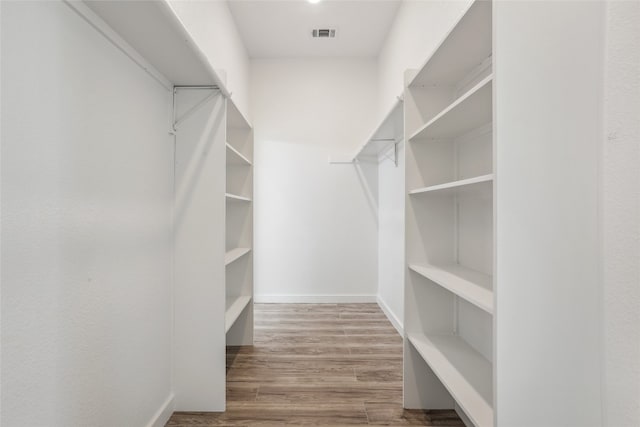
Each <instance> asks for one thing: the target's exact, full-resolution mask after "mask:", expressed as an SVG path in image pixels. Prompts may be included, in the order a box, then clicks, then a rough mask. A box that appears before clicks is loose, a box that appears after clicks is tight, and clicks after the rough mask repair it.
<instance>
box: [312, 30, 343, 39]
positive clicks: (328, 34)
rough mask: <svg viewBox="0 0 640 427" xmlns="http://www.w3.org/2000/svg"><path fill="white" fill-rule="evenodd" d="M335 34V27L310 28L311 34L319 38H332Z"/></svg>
mask: <svg viewBox="0 0 640 427" xmlns="http://www.w3.org/2000/svg"><path fill="white" fill-rule="evenodd" d="M336 34H337V30H336V29H335V28H317V29H315V28H314V29H313V30H311V36H312V37H314V38H320V39H333V38H335V37H336Z"/></svg>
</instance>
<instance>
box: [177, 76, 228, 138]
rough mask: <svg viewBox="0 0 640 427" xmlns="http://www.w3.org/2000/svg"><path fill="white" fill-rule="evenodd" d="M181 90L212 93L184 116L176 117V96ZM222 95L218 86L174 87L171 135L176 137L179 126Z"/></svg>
mask: <svg viewBox="0 0 640 427" xmlns="http://www.w3.org/2000/svg"><path fill="white" fill-rule="evenodd" d="M179 90H211V93H210V94H209V95H207V96H206V97H205V98H204V99H202V101H200V102H198V103H197V104H196V105H194V106H193V107H191V108H189V109H188V110H187V111H186V112H185V113H184V114H183V115H181V116H180V117H176V113H177V111H176V95H177V94H178V91H179ZM220 94H222V91H221V90H220V88H219V87H218V86H174V87H173V103H172V119H171V130H170V131H169V134H171V135H175V134H176V132H177V131H178V125H179V124H180V123H182V122H184V121H185V120H186V119H188V118H189V117H191V116H192V115H193V114H194V113H195V112H196V111H198V110H199V109H200V108H201V107H202V106H203V105H205V104H206V103H207V102H209V100H210V99H211V98H213V97H215V96H217V95H220Z"/></svg>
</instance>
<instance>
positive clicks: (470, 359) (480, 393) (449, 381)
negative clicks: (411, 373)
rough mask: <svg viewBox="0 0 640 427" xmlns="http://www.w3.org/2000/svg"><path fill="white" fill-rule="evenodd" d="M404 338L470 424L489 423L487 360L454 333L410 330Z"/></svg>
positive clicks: (489, 364)
mask: <svg viewBox="0 0 640 427" xmlns="http://www.w3.org/2000/svg"><path fill="white" fill-rule="evenodd" d="M407 338H408V339H409V342H411V344H412V345H413V347H415V349H416V350H417V351H418V353H420V355H421V356H422V358H423V359H424V361H425V362H426V363H427V364H428V365H429V367H430V368H431V369H432V370H433V372H434V373H435V374H436V376H437V377H438V378H439V379H440V381H441V382H442V384H443V385H444V386H445V387H446V388H447V390H448V391H449V393H451V395H452V396H453V398H454V399H455V400H456V402H457V403H458V405H460V407H461V408H462V410H463V411H464V412H465V414H467V416H468V417H469V418H470V419H471V421H472V422H473V423H474V425H476V426H483V427H484V426H492V425H493V405H492V401H493V399H492V389H493V387H492V383H493V370H492V367H491V363H490V362H489V361H488V360H487V359H485V358H484V357H483V356H482V355H481V354H480V353H478V352H477V351H476V350H474V349H473V348H472V347H471V346H470V345H469V344H467V343H465V342H464V341H463V340H462V339H461V338H460V337H458V336H455V335H424V334H419V333H414V334H408V335H407Z"/></svg>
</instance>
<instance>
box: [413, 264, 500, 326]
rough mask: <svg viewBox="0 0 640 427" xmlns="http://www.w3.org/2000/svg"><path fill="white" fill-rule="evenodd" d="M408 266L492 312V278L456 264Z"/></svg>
mask: <svg viewBox="0 0 640 427" xmlns="http://www.w3.org/2000/svg"><path fill="white" fill-rule="evenodd" d="M409 268H410V269H411V270H413V271H415V272H416V273H418V274H420V275H421V276H424V277H426V278H427V279H429V280H431V281H432V282H435V283H437V284H438V285H440V286H442V287H443V288H445V289H447V290H448V291H450V292H453V293H454V294H456V295H457V296H459V297H460V298H464V299H465V300H467V301H469V302H470V303H471V304H473V305H475V306H477V307H479V308H481V309H482V310H484V311H486V312H487V313H490V314H493V291H492V290H491V288H492V281H493V278H492V277H491V276H489V275H488V274H484V273H480V272H478V271H475V270H471V269H470V268H466V267H463V266H461V265H457V264H451V265H446V266H438V267H436V266H434V265H424V266H420V265H409Z"/></svg>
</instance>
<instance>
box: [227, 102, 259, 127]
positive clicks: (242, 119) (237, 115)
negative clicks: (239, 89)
mask: <svg viewBox="0 0 640 427" xmlns="http://www.w3.org/2000/svg"><path fill="white" fill-rule="evenodd" d="M227 105H228V107H229V108H227V123H228V124H229V127H231V128H239V129H247V130H250V129H253V126H251V123H250V122H249V120H248V119H247V116H245V115H244V114H243V113H242V111H240V109H239V108H238V106H237V105H236V103H235V101H234V100H233V99H231V98H229V100H228V101H227Z"/></svg>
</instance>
